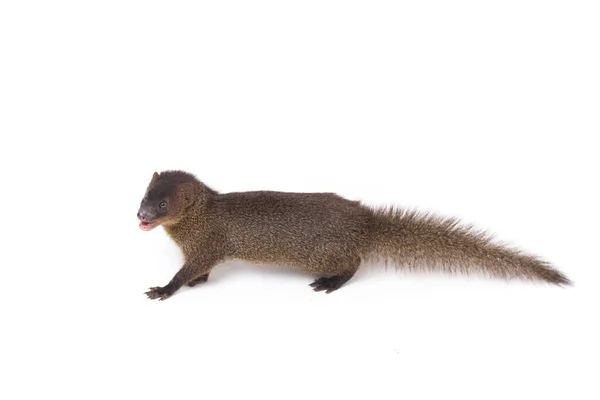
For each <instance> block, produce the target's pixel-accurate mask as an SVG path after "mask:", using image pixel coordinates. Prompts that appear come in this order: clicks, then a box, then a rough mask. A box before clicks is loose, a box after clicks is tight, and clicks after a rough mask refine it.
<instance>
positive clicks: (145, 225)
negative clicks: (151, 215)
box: [140, 221, 160, 231]
mask: <svg viewBox="0 0 600 400" xmlns="http://www.w3.org/2000/svg"><path fill="white" fill-rule="evenodd" d="M158 225H160V224H159V223H158V222H157V221H152V222H147V221H140V229H141V230H143V231H151V230H152V229H154V228H156V227H157V226H158Z"/></svg>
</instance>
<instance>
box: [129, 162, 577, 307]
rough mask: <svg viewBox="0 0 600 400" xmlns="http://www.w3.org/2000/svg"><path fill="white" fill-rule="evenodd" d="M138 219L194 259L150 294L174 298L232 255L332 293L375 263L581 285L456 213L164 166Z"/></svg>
mask: <svg viewBox="0 0 600 400" xmlns="http://www.w3.org/2000/svg"><path fill="white" fill-rule="evenodd" d="M137 215H138V218H139V220H140V228H141V229H142V230H145V231H149V230H152V229H154V228H156V227H157V226H159V225H162V226H163V227H164V229H165V230H166V232H167V233H168V235H169V236H170V237H171V238H172V239H173V240H174V241H175V243H177V245H178V246H179V247H180V248H181V250H182V252H183V255H184V258H185V262H184V265H183V266H182V267H181V269H180V270H179V271H178V272H177V273H176V274H175V276H174V277H173V279H171V281H170V282H169V283H168V284H167V285H166V286H163V287H152V288H150V290H149V291H147V292H146V295H147V296H148V297H149V298H150V299H160V300H165V299H167V298H169V297H170V296H171V295H173V293H175V292H176V291H177V290H178V289H179V288H181V287H182V286H183V285H188V286H194V285H196V284H199V283H204V282H206V281H207V279H208V275H209V273H210V271H211V270H212V268H213V267H215V266H216V265H218V264H219V263H221V262H223V261H225V260H227V259H242V260H246V261H250V262H260V263H272V264H279V265H287V266H290V267H295V268H299V269H301V270H304V271H306V272H309V273H313V274H316V275H318V276H319V278H318V279H316V280H315V281H314V282H313V283H311V284H310V286H312V288H313V290H315V291H325V292H326V293H331V292H333V291H335V290H337V289H339V288H340V287H341V286H342V285H344V284H345V283H346V282H347V281H348V280H349V279H351V278H352V276H353V275H354V273H355V272H356V271H357V269H358V268H359V266H360V265H361V263H363V262H364V261H367V260H384V261H386V262H391V263H393V264H394V265H396V266H397V267H406V268H409V269H431V270H441V271H445V272H450V273H467V274H468V273H472V272H478V273H482V274H485V275H489V276H492V277H497V278H504V279H511V278H522V279H530V280H540V281H546V282H549V283H552V284H556V285H569V284H571V282H570V281H569V279H568V278H567V277H565V276H564V275H563V274H562V273H561V272H559V271H557V270H556V269H555V268H553V267H552V266H551V265H550V264H549V263H547V262H545V261H543V260H541V259H539V258H537V257H536V256H533V255H528V254H523V253H522V252H520V251H519V250H516V249H512V248H508V247H506V246H502V245H500V244H496V243H494V242H493V241H492V240H491V238H490V237H489V236H488V235H487V234H485V233H483V232H480V231H476V230H474V229H473V228H471V227H468V226H462V225H460V224H459V223H458V221H457V220H456V219H453V218H443V217H439V216H435V215H431V214H426V213H420V212H416V211H403V210H400V209H394V208H373V207H369V206H367V205H364V204H362V203H360V202H358V201H350V200H347V199H344V198H342V197H340V196H338V195H336V194H334V193H285V192H273V191H256V192H239V193H224V194H221V193H218V192H216V191H215V190H213V189H211V188H209V187H208V186H206V185H205V184H203V183H202V182H201V181H199V180H198V179H197V178H196V177H195V176H194V175H192V174H190V173H187V172H183V171H165V172H162V173H160V174H159V173H157V172H155V173H154V174H153V176H152V179H151V181H150V184H149V185H148V188H147V190H146V194H145V196H144V198H143V199H142V202H141V205H140V208H139V211H138V214H137Z"/></svg>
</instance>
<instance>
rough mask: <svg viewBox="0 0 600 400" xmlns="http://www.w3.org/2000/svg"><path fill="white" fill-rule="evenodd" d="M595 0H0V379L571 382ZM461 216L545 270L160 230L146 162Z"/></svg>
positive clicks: (561, 389) (335, 391) (590, 315)
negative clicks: (288, 255)
mask: <svg viewBox="0 0 600 400" xmlns="http://www.w3.org/2000/svg"><path fill="white" fill-rule="evenodd" d="M599 20H600V13H599V12H598V4H597V1H589V2H585V1H528V0H518V1H503V2H482V1H452V2H448V1H414V2H405V1H390V2H382V1H363V2H357V1H340V2H333V1H324V0H319V1H302V2H283V1H272V2H264V1H252V2H250V1H245V2H232V1H214V2H188V3H184V2H156V1H143V2H141V1H140V2H130V1H122V0H120V1H102V2H82V1H72V2H65V1H53V2H48V1H45V2H30V1H5V2H2V5H1V6H0V57H1V60H0V134H1V135H2V139H1V145H0V152H1V154H0V162H1V163H2V165H1V172H0V173H1V174H2V176H1V181H0V190H1V194H2V196H1V200H2V206H3V207H2V208H3V213H2V215H3V216H2V220H3V229H2V240H1V243H2V244H1V253H0V266H1V269H0V274H1V275H0V282H1V284H2V305H1V306H0V312H1V329H0V335H1V341H0V368H1V369H2V371H1V376H0V380H1V384H0V397H2V398H3V399H42V398H44V399H46V398H62V399H96V398H97V399H106V398H126V399H142V398H145V399H147V398H206V399H219V398H231V399H245V398H261V399H296V398H297V399H306V398H341V399H347V398H360V399H365V398H373V399H398V398H405V399H508V398H510V399H532V398H544V399H567V398H569V399H598V398H600V390H599V388H598V372H599V370H598V368H599V367H598V359H599V356H600V352H599V345H598V338H599V334H600V331H599V329H598V327H597V322H598V306H597V305H598V304H600V303H599V302H598V300H600V298H599V295H598V285H599V281H598V278H599V268H598V267H599V265H598V264H599V260H598V251H597V249H598V239H599V235H598V226H600V218H599V213H598V204H599V203H600V201H599V200H600V199H599V196H598V171H599V170H600V163H599V161H598V150H599V146H598V144H597V143H596V139H597V137H598V134H599V133H600V129H599V128H600V123H599V110H600V97H599V93H600V80H599V76H600V74H599V71H600V59H599V48H600V28H599V26H600V24H599V23H598V21H599ZM171 168H173V169H184V170H188V171H190V172H193V173H195V174H197V175H198V176H199V177H200V178H201V179H203V180H204V181H205V182H206V183H207V184H208V185H210V186H212V187H213V188H214V189H216V190H219V191H223V192H226V191H243V190H259V189H271V190H284V191H334V192H338V193H339V194H341V195H343V196H346V197H348V198H352V199H361V200H364V201H365V202H368V203H370V204H396V205H400V206H406V207H418V208H420V209H423V210H430V211H435V212H438V213H443V214H445V215H453V216H457V217H460V218H462V219H463V220H464V221H466V222H470V223H475V224H476V225H477V226H478V227H480V228H484V229H487V230H489V231H490V232H494V233H496V236H497V237H498V238H499V239H501V240H504V241H506V242H509V243H511V244H515V245H518V246H519V247H521V248H523V249H525V250H527V251H531V252H533V253H535V254H538V255H541V256H542V257H544V258H546V259H548V260H550V261H552V262H553V263H555V264H556V265H557V266H558V268H559V269H561V270H562V271H563V272H564V273H566V274H567V275H568V276H569V277H570V278H571V279H573V280H574V282H575V286H574V287H573V288H568V289H561V288H555V287H549V286H546V285H543V284H531V283H521V282H512V283H506V282H500V281H493V280H485V279H480V278H475V277H471V278H464V277H463V278H461V277H451V276H445V275H413V274H405V273H400V272H399V273H396V272H394V271H392V270H388V271H384V270H383V269H382V268H373V269H365V270H361V271H360V272H359V274H357V276H356V277H355V278H354V279H353V280H352V281H350V282H349V283H348V284H347V285H346V286H345V287H344V288H342V289H341V290H339V291H338V292H335V293H334V294H331V295H325V294H324V293H314V292H312V291H311V290H310V288H309V287H308V284H309V283H310V282H311V281H312V279H314V277H312V276H308V275H304V274H301V273H298V272H288V271H286V270H275V269H272V268H270V267H266V266H258V267H256V266H250V265H247V264H244V263H241V262H231V263H228V264H227V265H224V266H222V267H219V268H217V269H215V270H214V272H213V274H212V275H211V277H210V280H209V282H208V283H207V284H206V285H204V286H200V287H196V288H193V289H189V288H185V289H182V290H181V291H179V292H178V293H177V294H176V295H175V296H173V297H172V298H170V299H169V300H167V301H165V302H157V301H150V300H148V299H146V298H145V296H144V295H143V293H144V291H145V290H146V289H147V288H148V287H150V286H156V285H164V284H166V283H167V282H168V281H169V280H170V279H171V277H172V275H173V274H174V273H175V272H176V271H177V269H178V267H179V265H180V262H181V256H180V253H179V251H178V249H177V248H176V247H175V246H174V244H173V243H171V242H170V240H169V239H168V237H166V235H165V234H164V232H163V231H162V229H157V230H155V231H152V232H150V233H146V232H142V231H140V230H139V229H138V226H137V219H136V212H137V207H138V204H139V201H140V200H141V197H142V195H143V192H144V190H145V188H146V185H147V183H148V181H149V179H150V177H151V174H152V172H154V171H155V170H157V171H160V170H164V169H171Z"/></svg>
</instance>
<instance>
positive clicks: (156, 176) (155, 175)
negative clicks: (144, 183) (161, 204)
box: [148, 172, 158, 187]
mask: <svg viewBox="0 0 600 400" xmlns="http://www.w3.org/2000/svg"><path fill="white" fill-rule="evenodd" d="M156 178H158V172H154V173H153V174H152V179H150V183H149V184H148V187H150V186H152V184H153V183H154V181H155V180H156Z"/></svg>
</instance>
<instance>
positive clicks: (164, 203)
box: [158, 200, 167, 209]
mask: <svg viewBox="0 0 600 400" xmlns="http://www.w3.org/2000/svg"><path fill="white" fill-rule="evenodd" d="M166 206H167V202H166V201H164V200H163V201H161V202H160V204H159V205H158V207H160V208H161V209H164V208H165V207H166Z"/></svg>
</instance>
